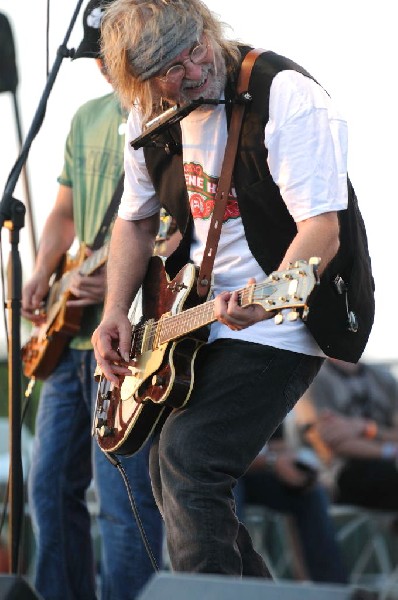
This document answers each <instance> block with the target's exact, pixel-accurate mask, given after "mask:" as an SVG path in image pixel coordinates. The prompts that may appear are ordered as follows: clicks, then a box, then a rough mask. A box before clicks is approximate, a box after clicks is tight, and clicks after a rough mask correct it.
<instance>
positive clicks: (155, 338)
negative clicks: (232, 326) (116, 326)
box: [133, 283, 275, 353]
mask: <svg viewBox="0 0 398 600" xmlns="http://www.w3.org/2000/svg"><path fill="white" fill-rule="evenodd" d="M274 289H275V286H273V285H271V284H269V283H268V284H257V285H252V286H249V287H246V288H243V289H242V290H238V299H239V300H238V301H239V304H240V305H241V306H248V305H249V304H253V301H254V300H260V299H261V300H263V299H264V298H266V297H267V296H269V295H270V294H271V293H272V292H273V291H274ZM213 321H215V314H214V300H209V301H208V302H205V303H203V304H200V305H199V306H194V307H192V308H188V309H186V310H184V311H182V312H180V313H178V314H176V315H166V316H163V317H162V318H161V319H160V320H159V321H153V322H152V323H150V322H149V324H148V323H146V324H144V325H140V326H138V327H136V328H135V329H133V346H134V347H135V348H137V349H140V350H139V352H140V353H142V352H145V351H146V350H153V349H154V348H156V347H157V346H160V345H162V344H165V343H168V342H171V341H173V340H176V339H178V338H180V337H182V336H184V335H187V334H188V333H191V332H192V331H196V330H197V329H200V328H201V327H204V326H205V325H209V324H210V323H213Z"/></svg>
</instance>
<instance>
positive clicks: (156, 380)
mask: <svg viewBox="0 0 398 600" xmlns="http://www.w3.org/2000/svg"><path fill="white" fill-rule="evenodd" d="M164 382H165V379H164V377H162V376H161V375H158V374H156V375H154V376H153V377H152V385H153V386H158V387H162V385H163V384H164Z"/></svg>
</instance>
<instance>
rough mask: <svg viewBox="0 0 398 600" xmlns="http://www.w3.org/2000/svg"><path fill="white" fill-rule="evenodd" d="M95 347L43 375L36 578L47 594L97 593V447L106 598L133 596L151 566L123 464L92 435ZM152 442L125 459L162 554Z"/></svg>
mask: <svg viewBox="0 0 398 600" xmlns="http://www.w3.org/2000/svg"><path fill="white" fill-rule="evenodd" d="M94 367H95V361H94V357H93V353H92V352H91V351H80V350H68V351H67V352H66V353H65V355H64V357H63V359H62V361H61V363H60V364H59V365H58V367H57V368H56V370H55V371H54V372H53V373H52V375H51V376H50V377H49V378H48V379H47V380H46V381H45V383H44V385H43V388H42V394H41V398H40V403H39V409H38V414H37V419H36V434H35V443H34V451H33V458H32V465H31V469H30V474H29V503H30V510H31V514H32V521H33V527H34V533H35V538H36V577H35V586H36V589H37V591H38V592H39V593H40V594H41V595H42V596H43V598H44V600H92V599H94V598H96V591H95V587H96V586H95V565H94V559H93V549H92V540H91V522H90V515H89V512H88V509H87V505H86V502H85V494H86V490H87V488H88V487H89V485H90V482H91V478H92V452H94V473H95V484H96V488H97V495H98V500H99V517H98V526H99V531H100V536H101V548H102V561H101V567H100V568H101V600H129V599H131V600H133V599H134V598H136V596H137V594H138V592H139V590H140V589H141V587H142V586H143V585H144V584H145V582H146V581H147V580H148V578H149V577H150V575H151V574H152V573H153V569H152V566H151V563H150V561H149V558H148V557H147V556H146V553H145V551H144V546H143V543H142V540H141V537H140V535H139V532H138V528H137V525H136V523H135V520H134V516H133V513H132V510H131V507H130V503H129V500H128V495H127V491H126V488H125V485H124V482H123V480H122V477H121V475H120V473H119V472H118V470H117V469H116V468H115V467H114V466H113V465H112V464H111V463H110V462H109V461H108V460H107V458H106V457H105V456H104V455H103V453H102V452H101V451H100V449H99V447H98V445H97V443H96V442H95V441H94V440H93V439H92V437H91V414H92V402H93V399H94V398H95V396H96V391H97V384H96V383H95V381H94V378H93V373H94ZM147 454H148V449H146V450H144V451H141V452H140V453H137V454H136V455H135V456H134V457H132V458H127V459H124V460H123V461H122V462H123V465H124V468H125V469H126V471H127V476H128V479H129V481H130V483H131V487H132V489H133V494H134V498H135V501H136V504H137V508H138V512H139V513H140V516H141V519H142V521H143V524H144V528H145V530H146V533H147V536H148V538H149V542H150V545H151V547H152V549H153V552H154V554H155V556H156V558H157V560H158V561H159V560H160V554H161V543H162V523H161V517H160V514H159V511H158V509H157V508H156V505H155V502H154V499H153V495H152V490H151V486H150V481H149V475H148V456H147Z"/></svg>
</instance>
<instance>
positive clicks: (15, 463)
mask: <svg viewBox="0 0 398 600" xmlns="http://www.w3.org/2000/svg"><path fill="white" fill-rule="evenodd" d="M82 3H83V0H78V2H77V6H76V9H75V11H74V13H73V16H72V19H71V22H70V24H69V27H68V30H67V33H66V35H65V39H64V41H63V44H62V45H61V46H60V48H59V50H58V53H57V57H56V59H55V62H54V65H53V68H52V70H51V72H50V74H49V76H48V78H47V83H46V86H45V89H44V92H43V95H42V97H41V100H40V102H39V106H38V108H37V111H36V113H35V116H34V118H33V122H32V125H31V127H30V129H29V132H28V135H27V138H26V141H25V143H24V145H23V146H22V149H21V153H20V155H19V157H18V159H17V161H16V163H15V164H14V166H13V168H12V170H11V172H10V175H9V176H8V180H7V183H6V186H5V189H4V194H3V197H2V199H1V202H0V229H2V228H3V225H4V223H5V222H6V225H7V228H8V229H9V230H10V240H11V253H10V260H9V265H8V287H9V290H8V296H9V298H10V299H9V300H8V302H7V309H8V311H9V315H10V316H9V323H10V329H11V333H10V332H9V336H10V340H9V343H8V349H9V351H8V362H9V366H8V373H9V389H8V395H9V402H8V405H9V431H10V441H9V444H10V445H9V447H10V480H9V483H10V485H9V490H10V511H9V529H8V549H9V557H10V565H9V571H10V573H17V572H18V562H19V546H20V533H21V519H22V515H23V474H22V457H21V375H22V373H21V359H20V355H21V344H20V327H21V313H20V311H21V299H22V293H21V288H22V269H21V261H20V255H19V251H18V243H19V230H20V229H21V228H22V227H23V225H24V216H25V206H24V205H23V204H22V203H21V202H20V201H18V200H15V199H14V198H13V193H14V189H15V186H16V184H17V181H18V178H19V175H20V173H21V171H22V168H23V166H24V164H25V163H26V160H27V157H28V154H29V150H30V146H31V144H32V141H33V140H34V138H35V137H36V135H37V133H38V131H39V130H40V127H41V124H42V122H43V119H44V115H45V112H46V106H47V100H48V97H49V95H50V92H51V89H52V87H53V84H54V81H55V79H56V76H57V73H58V71H59V67H60V65H61V62H62V60H63V58H65V57H67V56H70V52H69V50H68V49H67V46H66V44H67V42H68V40H69V37H70V34H71V32H72V29H73V26H74V24H75V21H76V18H77V15H78V14H79V11H80V8H81V5H82Z"/></svg>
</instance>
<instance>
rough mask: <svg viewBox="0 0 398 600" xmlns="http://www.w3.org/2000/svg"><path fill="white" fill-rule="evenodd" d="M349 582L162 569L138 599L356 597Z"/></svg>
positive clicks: (334, 599)
mask: <svg viewBox="0 0 398 600" xmlns="http://www.w3.org/2000/svg"><path fill="white" fill-rule="evenodd" d="M353 598H357V596H356V594H355V593H353V590H352V589H350V588H349V587H348V586H336V585H318V584H312V583H308V584H304V583H298V582H297V583H290V582H289V583H287V582H284V583H278V582H270V581H264V580H263V579H255V578H247V579H237V578H235V577H226V576H222V575H190V574H185V573H178V574H176V573H170V572H167V571H166V572H160V573H158V574H156V575H154V576H153V577H152V578H151V579H150V581H149V582H148V583H147V585H146V586H145V588H144V589H143V590H142V591H141V594H140V595H139V597H138V600H171V599H172V600H265V599H266V600H281V599H283V600H353Z"/></svg>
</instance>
